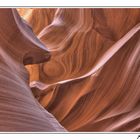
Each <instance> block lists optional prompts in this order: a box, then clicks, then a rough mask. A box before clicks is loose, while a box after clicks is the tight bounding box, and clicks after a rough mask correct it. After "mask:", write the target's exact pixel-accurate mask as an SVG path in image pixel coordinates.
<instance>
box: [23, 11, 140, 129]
mask: <svg viewBox="0 0 140 140" xmlns="http://www.w3.org/2000/svg"><path fill="white" fill-rule="evenodd" d="M33 11H36V14H33V12H32V13H30V14H29V15H28V18H29V17H30V19H31V18H32V20H33V21H34V20H35V21H38V20H39V11H41V9H33ZM37 11H38V14H37ZM50 11H52V12H54V10H53V9H50ZM46 12H47V9H46ZM48 15H49V14H46V15H44V18H48ZM23 18H25V19H26V20H27V21H28V22H29V23H31V25H32V22H33V21H32V22H31V21H30V20H28V19H27V17H24V15H23ZM50 18H51V19H52V15H50ZM37 19H38V20H37ZM139 22H140V9H58V10H57V11H56V13H55V15H54V18H53V21H52V23H51V24H50V23H49V24H48V25H46V26H44V29H43V30H42V31H40V33H38V32H35V33H36V35H37V36H38V38H40V39H41V40H42V41H43V42H44V43H45V44H46V47H47V48H48V49H49V50H50V51H51V54H52V57H51V60H50V61H49V62H47V63H43V64H41V65H36V66H29V67H28V70H29V71H30V75H31V79H30V80H31V81H32V82H31V87H32V90H33V92H34V94H35V96H36V98H37V99H38V100H39V102H40V103H41V104H42V105H43V106H44V107H45V108H46V109H47V110H48V111H49V112H51V113H52V114H53V115H54V116H55V117H56V118H57V119H58V121H59V122H60V123H61V124H62V125H63V126H64V127H65V128H67V129H68V130H69V131H139V130H140V124H139V114H140V111H139V97H140V88H139V85H140V80H139V79H140V60H139V56H140V55H139V54H140V46H139V29H140V25H139ZM36 24H37V27H36V26H35V25H34V26H32V27H33V30H34V31H35V30H37V29H38V27H39V24H40V22H36ZM36 28H37V29H36ZM35 73H38V77H35Z"/></svg>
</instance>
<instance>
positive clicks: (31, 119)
mask: <svg viewBox="0 0 140 140" xmlns="http://www.w3.org/2000/svg"><path fill="white" fill-rule="evenodd" d="M49 58H50V53H49V51H48V50H47V49H46V48H45V47H44V45H43V44H42V43H41V42H40V41H39V40H38V39H37V37H36V36H35V35H34V34H33V32H32V30H31V27H29V26H28V25H27V23H26V22H25V21H24V20H23V19H21V18H20V16H19V14H18V13H17V11H16V10H15V9H0V131H65V129H64V128H63V127H62V126H61V125H60V124H59V123H58V121H57V120H56V119H55V118H54V117H53V115H51V114H50V113H48V112H47V111H46V110H45V109H44V108H43V107H42V106H41V105H40V104H39V103H38V101H37V100H36V99H35V98H34V96H33V94H32V92H31V89H30V87H29V74H28V72H27V70H26V69H25V67H24V65H27V64H36V63H41V62H46V61H48V60H49ZM23 64H24V65H23Z"/></svg>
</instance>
